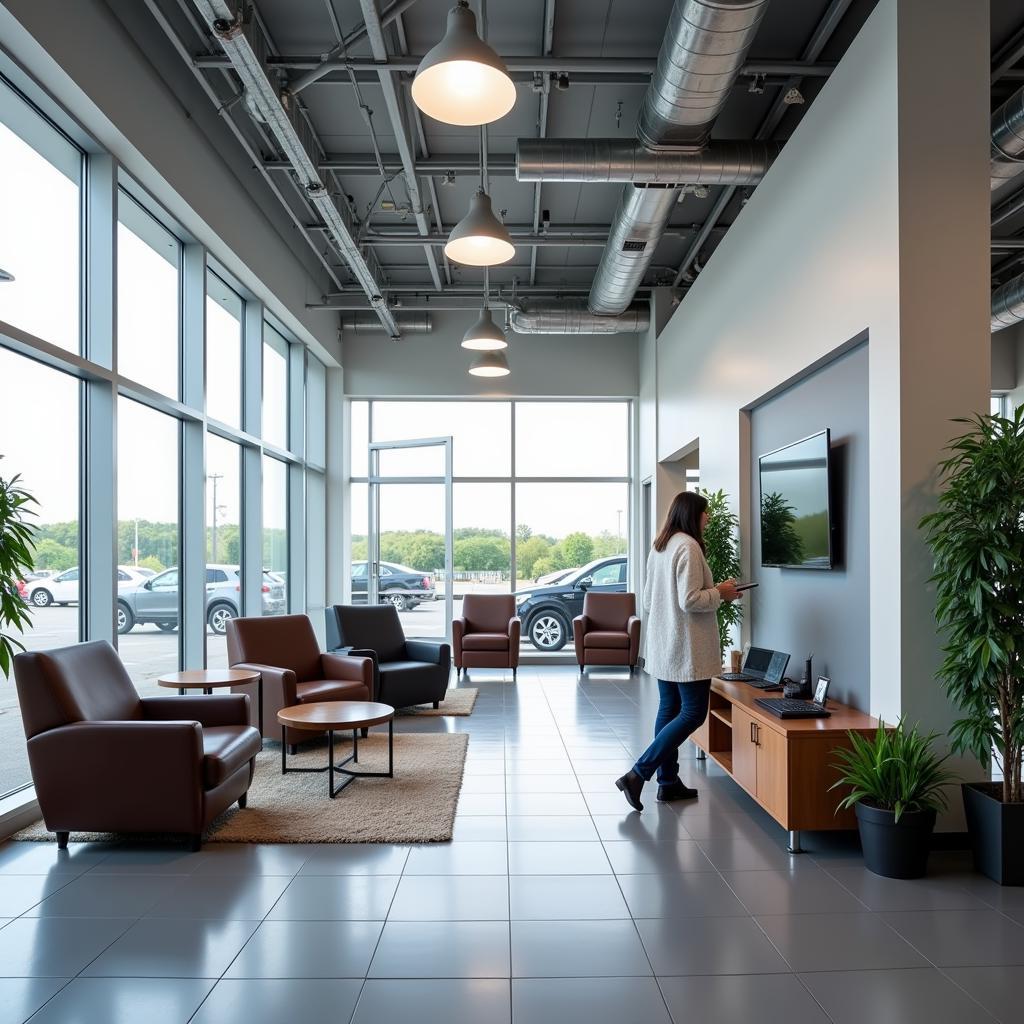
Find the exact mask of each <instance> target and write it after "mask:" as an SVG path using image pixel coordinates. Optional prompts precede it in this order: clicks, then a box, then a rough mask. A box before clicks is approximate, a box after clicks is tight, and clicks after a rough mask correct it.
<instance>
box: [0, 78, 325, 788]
mask: <svg viewBox="0 0 1024 1024" xmlns="http://www.w3.org/2000/svg"><path fill="white" fill-rule="evenodd" d="M28 92H31V90H30V89H29V90H28ZM32 98H33V97H31V96H29V95H27V94H26V95H22V94H21V93H19V92H16V91H15V90H14V89H12V88H10V87H9V86H8V84H7V83H6V81H4V80H3V79H2V78H0V271H3V274H2V275H0V477H2V478H4V479H5V480H9V479H11V478H12V477H14V476H15V475H18V476H20V478H21V479H20V483H21V484H22V485H23V486H24V488H25V489H26V491H28V492H29V493H31V495H32V496H33V498H34V499H35V500H34V504H33V505H32V506H31V507H32V509H33V511H34V512H35V517H34V521H35V522H36V524H37V527H38V529H37V534H36V543H35V546H34V557H33V565H32V567H31V568H32V571H31V572H29V573H26V574H25V579H24V580H23V581H19V583H18V586H19V591H20V592H21V593H22V595H23V597H24V600H25V601H26V608H27V611H28V614H29V616H30V620H29V626H28V628H26V629H24V630H22V631H20V632H19V633H17V634H16V635H15V639H16V640H18V641H19V642H21V643H22V644H23V645H24V646H25V647H26V648H28V649H30V650H45V649H49V648H53V647H58V646H64V645H67V644H71V643H75V642H77V641H79V640H86V639H103V640H108V641H110V642H111V643H113V644H115V645H116V646H117V648H118V651H119V653H120V655H121V657H122V659H123V660H124V662H125V664H126V666H127V668H128V671H129V673H130V675H131V678H132V679H133V680H134V682H135V683H136V685H137V686H138V688H139V689H140V691H142V692H146V693H156V692H163V693H166V692H167V691H166V690H164V691H157V689H156V678H157V677H158V676H159V675H161V674H163V673H165V672H169V671H173V670H176V669H178V668H198V667H202V665H203V664H204V662H205V663H206V664H208V665H210V666H220V665H223V664H225V663H226V651H225V641H224V630H225V628H226V622H227V620H228V619H229V618H230V617H231V616H234V615H238V614H247V615H261V614H276V613H280V612H282V611H284V610H285V609H286V608H287V607H288V600H289V597H290V598H291V606H292V608H293V609H294V610H295V611H304V610H305V609H306V607H307V603H308V606H309V607H312V608H314V609H315V610H316V611H317V612H318V613H319V614H320V615H321V616H322V608H323V604H324V589H325V582H324V574H323V572H321V573H319V575H316V574H307V575H306V576H299V577H298V578H299V579H301V580H302V582H303V583H304V584H305V586H304V587H303V586H297V588H296V590H295V592H293V593H291V594H289V591H288V588H287V579H288V576H289V568H290V566H291V565H292V564H294V563H295V561H296V559H297V558H299V557H300V556H301V555H302V554H303V553H302V552H297V551H293V550H291V548H290V544H302V543H303V542H304V541H305V543H308V544H309V545H311V546H312V547H313V548H315V549H316V551H317V552H318V554H317V555H314V556H313V557H311V559H310V561H311V562H316V561H317V559H319V561H320V562H321V563H322V562H323V544H324V535H325V531H326V497H325V494H326V486H325V482H324V475H325V468H326V462H327V459H326V440H325V431H326V424H325V422H324V419H325V412H326V368H325V366H324V364H323V363H322V362H320V361H319V360H315V359H313V358H312V357H308V356H306V355H305V354H304V353H303V351H302V348H301V338H300V337H298V336H296V335H295V334H293V333H291V331H290V330H289V329H288V328H287V327H286V325H285V322H284V321H282V320H276V321H275V326H271V325H270V324H269V323H266V317H267V316H269V315H270V313H269V312H268V311H267V310H265V308H264V304H263V301H262V300H263V298H265V297H264V296H261V295H258V294H255V293H253V292H252V291H250V290H248V289H247V288H246V287H245V286H244V284H243V283H242V282H241V281H239V280H238V279H237V278H236V277H235V276H234V275H232V274H231V273H230V271H229V270H227V269H226V268H225V266H224V265H223V264H222V263H220V262H219V261H218V260H217V258H216V254H215V253H214V252H212V251H211V252H208V251H207V249H206V247H205V246H204V245H202V244H200V243H199V242H198V241H197V240H196V239H195V238H194V237H191V236H190V234H189V232H188V231H187V229H186V228H185V227H183V226H182V225H181V224H180V223H178V222H177V221H175V219H174V218H173V217H172V216H170V215H169V214H168V212H167V211H166V210H164V209H162V208H161V207H160V205H159V204H158V203H156V202H155V201H154V200H153V199H152V198H151V197H150V196H149V194H148V193H147V192H146V190H145V188H144V187H143V186H142V185H141V184H140V182H138V181H136V180H133V179H132V178H131V176H130V175H128V174H127V173H126V171H125V170H124V169H123V168H121V167H120V166H119V165H118V163H117V161H116V160H113V159H112V158H111V157H110V156H109V155H108V154H106V153H104V152H103V151H102V149H101V147H98V146H95V145H93V144H92V143H90V142H88V140H87V139H86V136H85V135H84V134H83V133H82V132H81V130H80V129H79V128H78V126H76V125H75V124H74V123H73V122H72V121H71V120H70V118H68V119H66V120H65V121H64V122H62V125H63V128H62V127H61V126H59V125H57V124H56V123H54V122H53V121H51V120H49V119H48V117H47V116H44V115H43V113H42V112H41V111H40V110H39V109H38V108H37V107H35V106H33V103H32ZM47 109H48V110H51V111H52V110H53V108H52V105H48V107H47ZM51 116H53V117H57V118H58V119H59V118H60V116H61V115H59V114H57V113H53V114H52V115H51ZM72 137H73V138H74V139H75V140H77V143H80V144H81V145H79V144H77V143H76V142H72V141H71V139H72ZM86 226H88V232H87V231H86ZM83 254H84V255H83ZM267 298H269V297H267ZM303 366H306V367H308V369H307V371H306V374H303V373H300V372H297V370H296V368H297V367H298V368H302V367H303ZM307 378H308V382H309V383H308V391H309V405H308V407H307ZM271 451H272V452H273V455H271V454H269V452H271ZM307 495H310V496H311V497H310V498H309V501H310V505H309V506H308V507H307ZM297 517H298V518H297ZM296 523H298V524H299V525H298V527H297V528H295V524H296ZM245 537H249V538H251V541H250V542H249V543H248V545H247V544H246V543H245ZM204 541H205V543H204ZM299 564H300V565H301V564H303V563H301V562H300V563H299ZM257 579H258V580H259V583H258V584H256V583H255V582H254V581H256V580H257ZM199 595H202V599H201V600H200V599H199ZM97 685H101V683H99V682H98V683H97ZM0 751H2V753H0V796H3V795H4V794H6V793H10V792H11V791H14V790H17V789H19V788H20V787H23V786H24V785H26V784H27V783H28V782H29V772H28V766H27V761H26V757H25V741H24V734H23V730H22V726H21V721H20V714H19V710H18V703H17V698H16V691H15V687H14V681H13V679H5V678H4V677H3V676H2V675H0Z"/></svg>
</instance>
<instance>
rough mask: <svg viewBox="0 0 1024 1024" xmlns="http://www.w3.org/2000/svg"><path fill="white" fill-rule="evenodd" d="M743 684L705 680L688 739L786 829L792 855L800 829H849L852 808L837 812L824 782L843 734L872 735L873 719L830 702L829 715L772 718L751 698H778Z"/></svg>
mask: <svg viewBox="0 0 1024 1024" xmlns="http://www.w3.org/2000/svg"><path fill="white" fill-rule="evenodd" d="M777 696H781V694H778V693H764V692H763V691H761V690H755V689H754V688H753V687H752V686H748V685H747V684H746V683H730V682H726V681H725V680H724V679H718V678H715V679H713V680H712V681H711V704H710V707H709V709H708V717H707V719H706V720H705V721H704V724H703V725H702V726H701V727H700V728H699V729H698V730H697V731H696V732H695V733H694V734H693V736H692V737H691V739H692V740H693V741H694V743H696V745H697V746H698V747H699V748H700V749H701V750H702V751H704V753H705V754H706V755H707V756H708V757H709V758H711V760H713V761H715V762H716V763H717V764H719V765H721V766H722V768H724V769H725V770H726V772H728V773H729V775H730V776H731V777H732V778H733V779H734V780H735V781H736V782H737V783H738V784H739V785H740V786H741V787H742V788H743V789H744V790H746V792H747V793H749V794H750V796H752V797H753V798H754V800H756V801H757V802H758V803H759V804H760V805H761V807H763V808H764V809H765V810H766V811H767V812H768V813H769V814H770V815H771V816H772V817H773V818H774V819H775V820H776V821H777V822H778V823H779V824H780V825H781V826H782V827H783V828H784V829H786V830H787V831H788V832H789V849H790V852H791V853H800V852H801V851H800V832H801V831H802V830H804V829H812V830H818V829H854V828H856V827H857V819H856V816H855V815H854V812H853V811H852V810H849V811H839V812H838V813H836V805H837V804H838V803H839V801H840V800H841V799H842V797H843V792H842V790H841V789H836V790H832V789H831V788H830V787H831V786H832V784H833V783H834V782H835V781H836V778H837V774H838V773H837V772H836V770H835V769H834V768H833V767H832V764H833V763H834V762H835V750H836V749H837V748H839V747H848V746H849V738H848V737H847V732H848V731H850V730H852V731H854V732H857V733H862V734H865V735H866V734H868V733H873V732H874V731H875V730H876V729H877V728H878V719H876V718H872V717H871V716H870V715H866V714H864V713H863V712H862V711H856V710H854V709H853V708H851V707H848V706H846V705H845V704H838V703H836V702H835V701H832V700H830V701H829V702H828V709H829V711H831V712H832V716H831V717H830V718H790V719H785V718H776V717H775V716H774V715H770V714H769V713H768V712H767V711H764V710H763V709H762V708H759V707H758V706H757V705H756V704H755V703H754V701H755V700H756V699H757V698H758V697H777Z"/></svg>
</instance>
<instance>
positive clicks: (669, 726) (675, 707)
mask: <svg viewBox="0 0 1024 1024" xmlns="http://www.w3.org/2000/svg"><path fill="white" fill-rule="evenodd" d="M658 691H659V693H660V694H661V704H660V705H659V707H658V717H657V719H655V722H654V742H653V743H652V744H651V745H650V746H649V747H648V748H647V749H646V750H645V751H644V752H643V753H642V754H641V755H640V759H639V760H638V761H637V763H636V764H635V765H634V766H633V771H635V772H636V773H637V775H640V776H641V777H642V778H643V779H644V780H645V781H647V780H649V779H650V778H651V776H652V775H653V774H654V772H655V769H657V772H658V785H659V786H670V785H671V784H672V783H673V782H678V781H679V747H680V745H681V744H682V743H683V741H684V740H686V739H687V738H688V737H689V736H690V734H691V733H692V732H694V731H695V730H696V729H697V728H698V727H699V726H700V725H701V724H702V723H703V722H704V719H705V718H707V716H708V702H709V700H710V699H711V680H710V679H700V680H698V681H697V682H694V683H671V682H668V681H667V680H665V679H659V680H658Z"/></svg>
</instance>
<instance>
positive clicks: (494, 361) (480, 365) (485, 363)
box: [469, 352, 511, 377]
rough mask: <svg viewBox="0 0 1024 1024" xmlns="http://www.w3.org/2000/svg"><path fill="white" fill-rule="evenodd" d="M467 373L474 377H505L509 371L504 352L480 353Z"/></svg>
mask: <svg viewBox="0 0 1024 1024" xmlns="http://www.w3.org/2000/svg"><path fill="white" fill-rule="evenodd" d="M469 372H470V373H471V374H472V375H473V376H474V377H507V376H508V375H509V373H510V372H511V371H510V370H509V368H508V360H507V359H506V358H505V353H504V352H481V353H480V355H478V356H477V357H476V359H474V360H473V365H472V366H471V367H470V368H469Z"/></svg>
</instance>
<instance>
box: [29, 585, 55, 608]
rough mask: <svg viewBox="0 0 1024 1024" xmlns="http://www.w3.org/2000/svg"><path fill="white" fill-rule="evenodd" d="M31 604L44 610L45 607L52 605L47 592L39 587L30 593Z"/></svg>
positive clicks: (51, 599)
mask: <svg viewBox="0 0 1024 1024" xmlns="http://www.w3.org/2000/svg"><path fill="white" fill-rule="evenodd" d="M32 603H33V604H34V605H35V606H36V607H37V608H46V607H47V606H49V605H51V604H53V597H52V595H51V594H50V592H49V591H48V590H45V589H44V588H42V587H39V588H38V589H36V590H33V591H32Z"/></svg>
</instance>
